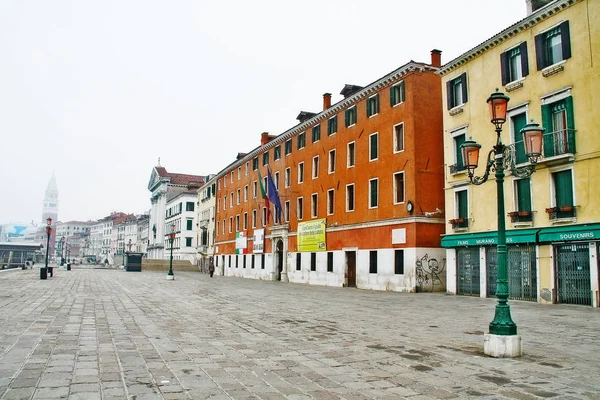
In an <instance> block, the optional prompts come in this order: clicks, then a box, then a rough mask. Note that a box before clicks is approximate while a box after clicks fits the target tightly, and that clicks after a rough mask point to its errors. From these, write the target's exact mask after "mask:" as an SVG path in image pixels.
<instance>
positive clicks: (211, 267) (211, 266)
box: [208, 258, 215, 278]
mask: <svg viewBox="0 0 600 400" xmlns="http://www.w3.org/2000/svg"><path fill="white" fill-rule="evenodd" d="M208 273H209V274H210V277H211V278H212V277H213V275H214V274H215V264H214V263H213V259H212V258H211V259H210V261H209V263H208Z"/></svg>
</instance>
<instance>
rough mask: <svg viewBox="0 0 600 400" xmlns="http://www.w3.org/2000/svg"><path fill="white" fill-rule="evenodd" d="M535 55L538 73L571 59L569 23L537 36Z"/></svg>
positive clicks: (565, 22) (566, 22)
mask: <svg viewBox="0 0 600 400" xmlns="http://www.w3.org/2000/svg"><path fill="white" fill-rule="evenodd" d="M535 55H536V61H537V69H538V71H539V70H542V69H544V68H546V67H549V66H551V65H554V64H556V63H559V62H561V61H563V60H567V59H569V58H571V38H570V34H569V21H564V22H563V23H561V24H560V25H558V26H555V27H554V28H552V29H550V30H548V31H546V32H542V33H540V34H539V35H537V36H536V37H535Z"/></svg>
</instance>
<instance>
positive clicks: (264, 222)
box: [262, 207, 267, 226]
mask: <svg viewBox="0 0 600 400" xmlns="http://www.w3.org/2000/svg"><path fill="white" fill-rule="evenodd" d="M262 226H267V207H263V208H262Z"/></svg>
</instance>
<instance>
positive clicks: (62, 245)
mask: <svg viewBox="0 0 600 400" xmlns="http://www.w3.org/2000/svg"><path fill="white" fill-rule="evenodd" d="M63 265H65V237H64V236H63V237H61V238H60V266H61V267H62V266H63Z"/></svg>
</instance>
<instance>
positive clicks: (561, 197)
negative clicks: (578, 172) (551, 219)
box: [554, 170, 574, 207]
mask: <svg viewBox="0 0 600 400" xmlns="http://www.w3.org/2000/svg"><path fill="white" fill-rule="evenodd" d="M554 191H555V193H556V206H557V207H562V206H574V204H573V176H572V175H571V170H566V171H560V172H556V173H555V174H554Z"/></svg>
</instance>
